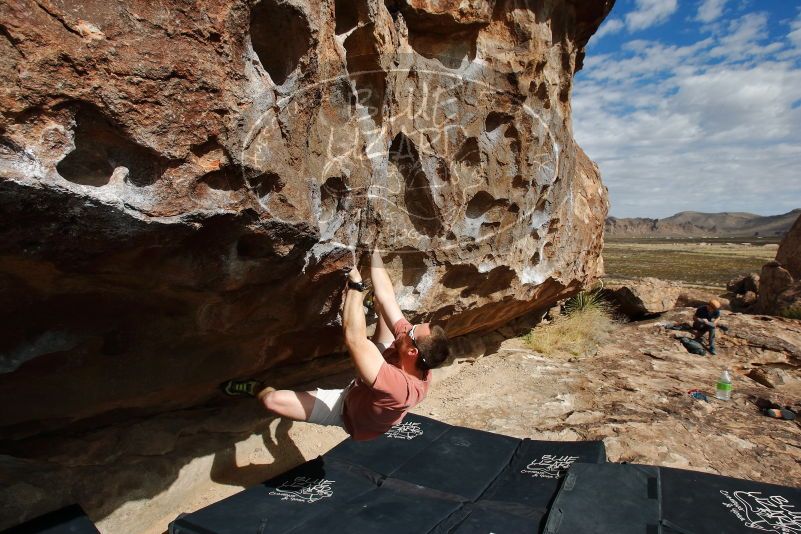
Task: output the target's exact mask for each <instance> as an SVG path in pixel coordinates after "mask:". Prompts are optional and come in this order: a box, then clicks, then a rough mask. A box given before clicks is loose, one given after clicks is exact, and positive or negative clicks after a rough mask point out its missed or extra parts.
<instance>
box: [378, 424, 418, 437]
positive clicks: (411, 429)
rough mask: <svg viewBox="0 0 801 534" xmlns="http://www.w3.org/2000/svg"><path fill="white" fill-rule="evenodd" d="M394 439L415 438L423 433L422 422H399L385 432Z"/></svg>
mask: <svg viewBox="0 0 801 534" xmlns="http://www.w3.org/2000/svg"><path fill="white" fill-rule="evenodd" d="M384 435H385V436H386V437H388V438H393V439H414V438H416V437H419V436H422V435H423V429H422V428H420V423H398V424H397V425H395V426H393V427H392V428H390V429H389V430H387V432H386V433H385V434H384Z"/></svg>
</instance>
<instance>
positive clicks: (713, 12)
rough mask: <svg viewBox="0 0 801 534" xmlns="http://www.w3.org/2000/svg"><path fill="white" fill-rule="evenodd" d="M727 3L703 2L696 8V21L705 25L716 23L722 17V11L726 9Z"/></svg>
mask: <svg viewBox="0 0 801 534" xmlns="http://www.w3.org/2000/svg"><path fill="white" fill-rule="evenodd" d="M727 1H728V0H703V1H702V2H701V5H700V6H698V14H697V15H696V20H698V21H700V22H705V23H710V22H714V21H716V20H717V19H719V18H720V16H721V15H723V10H724V8H725V7H726V2H727Z"/></svg>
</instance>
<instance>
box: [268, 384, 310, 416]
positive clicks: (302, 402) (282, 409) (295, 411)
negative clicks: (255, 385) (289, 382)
mask: <svg viewBox="0 0 801 534" xmlns="http://www.w3.org/2000/svg"><path fill="white" fill-rule="evenodd" d="M259 400H260V401H261V403H262V404H263V405H264V407H265V408H267V410H269V411H271V412H272V413H274V414H276V415H279V416H281V417H288V418H289V419H294V420H295V421H308V419H309V417H310V416H311V413H312V409H313V408H314V401H315V397H314V395H312V392H310V391H290V390H287V389H281V390H278V391H269V390H266V391H263V392H262V393H259Z"/></svg>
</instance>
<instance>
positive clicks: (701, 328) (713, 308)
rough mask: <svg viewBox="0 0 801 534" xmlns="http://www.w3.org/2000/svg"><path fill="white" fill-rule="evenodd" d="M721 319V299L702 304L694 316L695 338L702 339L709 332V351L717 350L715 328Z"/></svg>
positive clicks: (713, 352)
mask: <svg viewBox="0 0 801 534" xmlns="http://www.w3.org/2000/svg"><path fill="white" fill-rule="evenodd" d="M719 319H720V301H719V300H716V299H712V300H710V301H709V304H706V305H704V306H700V307H699V308H698V309H696V310H695V315H694V316H693V330H694V331H695V339H696V340H697V341H701V339H702V338H703V337H704V334H709V352H711V353H712V354H716V352H715V330H716V328H717V326H718V320H719Z"/></svg>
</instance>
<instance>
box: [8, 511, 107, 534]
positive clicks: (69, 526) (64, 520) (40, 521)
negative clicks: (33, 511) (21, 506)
mask: <svg viewBox="0 0 801 534" xmlns="http://www.w3.org/2000/svg"><path fill="white" fill-rule="evenodd" d="M3 534H100V531H98V530H97V528H96V527H95V525H94V523H92V521H91V520H90V519H89V518H88V517H86V514H85V513H84V511H83V510H82V509H81V507H80V506H78V505H77V504H73V505H72V506H67V507H66V508H62V509H60V510H56V511H54V512H50V513H48V514H45V515H42V516H39V517H37V518H35V519H31V520H30V521H28V522H26V523H23V524H21V525H19V526H16V527H12V528H10V529H8V530H4V531H3Z"/></svg>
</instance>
